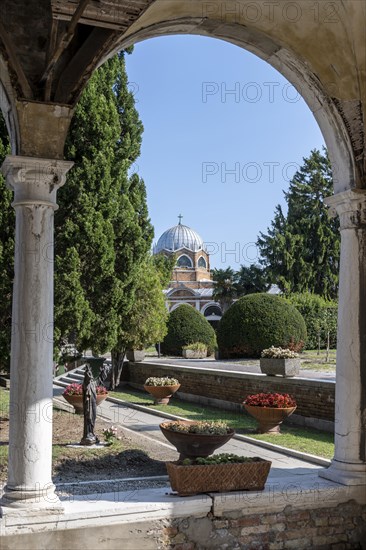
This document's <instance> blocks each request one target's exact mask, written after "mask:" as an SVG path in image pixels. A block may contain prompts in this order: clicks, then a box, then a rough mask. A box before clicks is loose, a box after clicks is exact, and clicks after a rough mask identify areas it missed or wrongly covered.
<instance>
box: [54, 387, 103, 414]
mask: <svg viewBox="0 0 366 550" xmlns="http://www.w3.org/2000/svg"><path fill="white" fill-rule="evenodd" d="M62 396H63V397H64V398H65V399H66V401H67V402H68V403H70V405H72V406H73V407H74V409H75V412H76V414H83V412H84V407H83V385H82V384H77V383H76V382H74V383H73V384H69V385H68V386H67V387H66V388H65V391H64V393H63V394H62ZM107 396H108V392H107V390H106V388H105V387H104V386H97V405H100V403H101V402H102V401H104V399H105V398H106V397H107Z"/></svg>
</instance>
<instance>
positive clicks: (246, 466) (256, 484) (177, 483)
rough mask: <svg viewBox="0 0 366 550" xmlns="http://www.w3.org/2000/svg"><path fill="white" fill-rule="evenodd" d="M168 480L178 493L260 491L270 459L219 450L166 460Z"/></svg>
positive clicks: (183, 494)
mask: <svg viewBox="0 0 366 550" xmlns="http://www.w3.org/2000/svg"><path fill="white" fill-rule="evenodd" d="M166 467H167V471H168V475H169V479H170V484H171V487H172V489H173V490H174V491H177V492H178V494H179V495H181V496H187V495H193V494H197V493H207V492H208V491H219V492H223V491H262V490H263V489H264V485H265V482H266V480H267V477H268V474H269V470H270V467H271V462H270V461H269V460H263V459H262V458H259V457H250V458H249V457H245V456H238V455H235V454H231V453H222V454H218V455H213V456H210V457H207V458H203V457H197V458H193V459H192V458H186V459H184V460H183V461H180V462H167V463H166Z"/></svg>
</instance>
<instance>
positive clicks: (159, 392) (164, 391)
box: [144, 376, 180, 405]
mask: <svg viewBox="0 0 366 550" xmlns="http://www.w3.org/2000/svg"><path fill="white" fill-rule="evenodd" d="M179 388H180V384H179V382H178V380H177V379H176V378H172V377H169V376H163V377H160V378H159V377H155V376H150V378H148V379H147V380H146V381H145V384H144V389H145V390H146V391H147V392H149V393H150V394H151V395H152V396H153V398H154V403H155V404H156V405H167V404H168V403H169V399H170V398H171V397H172V395H173V393H175V392H176V391H177V390H179Z"/></svg>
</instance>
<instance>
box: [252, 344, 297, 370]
mask: <svg viewBox="0 0 366 550" xmlns="http://www.w3.org/2000/svg"><path fill="white" fill-rule="evenodd" d="M260 368H261V371H262V373H263V374H267V376H276V375H278V376H284V377H286V378H288V377H292V376H297V375H298V374H299V372H300V358H299V354H298V353H296V352H294V351H292V350H290V349H283V348H275V347H274V346H271V347H270V348H268V349H264V350H263V351H262V355H261V358H260Z"/></svg>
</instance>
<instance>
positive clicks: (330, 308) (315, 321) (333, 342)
mask: <svg viewBox="0 0 366 550" xmlns="http://www.w3.org/2000/svg"><path fill="white" fill-rule="evenodd" d="M286 299H287V301H288V302H289V303H291V304H292V305H294V306H295V307H296V308H297V309H298V310H299V311H300V313H301V315H302V316H303V317H304V320H305V323H306V330H307V339H306V344H305V347H306V349H316V348H318V346H319V344H320V349H325V348H326V347H327V341H328V332H329V344H330V347H331V348H335V347H337V313H338V308H337V302H334V301H328V300H324V298H322V297H321V296H318V295H316V294H311V293H310V292H304V293H302V294H301V293H294V294H289V295H288V296H287V298H286Z"/></svg>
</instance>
